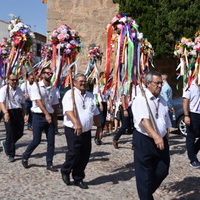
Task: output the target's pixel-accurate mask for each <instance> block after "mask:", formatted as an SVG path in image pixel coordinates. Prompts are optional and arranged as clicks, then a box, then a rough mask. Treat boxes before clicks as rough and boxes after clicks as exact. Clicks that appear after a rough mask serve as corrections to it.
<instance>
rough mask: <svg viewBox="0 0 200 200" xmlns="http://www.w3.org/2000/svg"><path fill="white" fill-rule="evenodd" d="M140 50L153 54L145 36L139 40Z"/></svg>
mask: <svg viewBox="0 0 200 200" xmlns="http://www.w3.org/2000/svg"><path fill="white" fill-rule="evenodd" d="M140 51H141V52H143V53H144V54H153V52H154V51H153V47H152V45H151V43H150V42H148V40H147V38H142V39H141V40H140Z"/></svg>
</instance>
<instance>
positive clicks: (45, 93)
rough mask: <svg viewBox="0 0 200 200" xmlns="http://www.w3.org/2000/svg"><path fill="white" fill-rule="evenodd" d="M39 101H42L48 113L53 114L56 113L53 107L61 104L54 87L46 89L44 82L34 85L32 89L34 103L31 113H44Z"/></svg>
mask: <svg viewBox="0 0 200 200" xmlns="http://www.w3.org/2000/svg"><path fill="white" fill-rule="evenodd" d="M38 99H42V102H43V104H44V106H45V108H46V110H47V112H48V113H51V114H52V113H53V112H54V109H53V107H52V105H56V104H59V100H58V95H57V94H56V90H55V89H53V88H52V86H48V87H46V86H45V85H44V82H43V80H41V81H40V82H38V84H36V83H34V84H33V86H32V87H31V101H33V106H32V107H31V111H32V112H34V113H42V110H41V109H40V108H39V106H38V105H37V103H36V100H38Z"/></svg>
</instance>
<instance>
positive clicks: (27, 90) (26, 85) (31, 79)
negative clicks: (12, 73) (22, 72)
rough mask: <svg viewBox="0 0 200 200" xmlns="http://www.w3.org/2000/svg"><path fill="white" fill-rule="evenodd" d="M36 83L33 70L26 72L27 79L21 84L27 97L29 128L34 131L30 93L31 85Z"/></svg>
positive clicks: (26, 107)
mask: <svg viewBox="0 0 200 200" xmlns="http://www.w3.org/2000/svg"><path fill="white" fill-rule="evenodd" d="M33 83H34V76H33V74H32V73H31V72H28V73H27V74H26V81H25V82H24V83H22V85H21V87H20V88H21V90H22V92H23V94H24V98H25V109H26V114H27V115H28V124H27V126H28V130H30V131H32V112H31V107H32V101H31V99H30V94H31V87H32V86H33Z"/></svg>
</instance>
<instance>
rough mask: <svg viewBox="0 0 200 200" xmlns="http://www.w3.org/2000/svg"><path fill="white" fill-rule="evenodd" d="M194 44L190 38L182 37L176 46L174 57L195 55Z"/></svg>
mask: <svg viewBox="0 0 200 200" xmlns="http://www.w3.org/2000/svg"><path fill="white" fill-rule="evenodd" d="M193 47H194V42H193V41H192V40H191V39H190V38H186V37H182V38H181V40H180V41H179V42H178V43H177V44H176V45H175V51H174V55H175V56H177V57H178V58H181V57H184V56H186V55H185V54H190V53H191V54H193V53H192V51H193Z"/></svg>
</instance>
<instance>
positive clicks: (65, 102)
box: [62, 90, 73, 114]
mask: <svg viewBox="0 0 200 200" xmlns="http://www.w3.org/2000/svg"><path fill="white" fill-rule="evenodd" d="M62 106H63V113H64V114H65V112H66V111H73V104H72V97H71V90H69V91H67V92H66V93H65V95H64V97H63V99H62Z"/></svg>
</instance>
